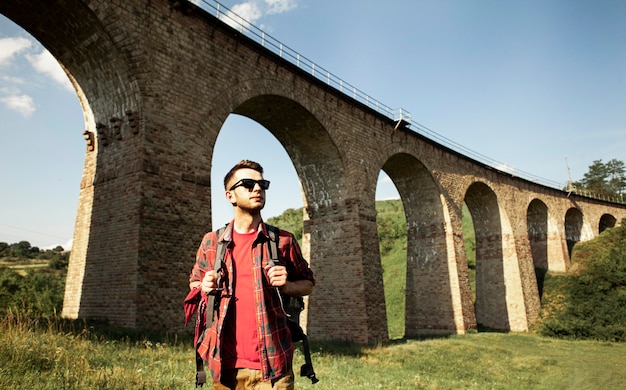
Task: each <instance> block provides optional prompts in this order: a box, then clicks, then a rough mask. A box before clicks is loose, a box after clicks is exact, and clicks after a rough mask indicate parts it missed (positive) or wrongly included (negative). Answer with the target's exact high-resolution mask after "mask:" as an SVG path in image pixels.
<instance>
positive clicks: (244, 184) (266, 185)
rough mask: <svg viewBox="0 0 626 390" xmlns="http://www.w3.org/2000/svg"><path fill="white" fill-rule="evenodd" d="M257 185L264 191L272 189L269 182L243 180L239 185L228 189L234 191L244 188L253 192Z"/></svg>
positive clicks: (236, 184)
mask: <svg viewBox="0 0 626 390" xmlns="http://www.w3.org/2000/svg"><path fill="white" fill-rule="evenodd" d="M257 184H258V185H259V187H261V189H262V190H267V189H268V188H270V181H269V180H263V179H261V180H254V179H241V180H239V181H238V182H237V183H235V184H233V185H232V187H230V188H229V189H228V191H232V190H234V189H235V188H237V187H243V188H245V189H247V190H248V191H252V190H253V189H254V186H255V185H257Z"/></svg>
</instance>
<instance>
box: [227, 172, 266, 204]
mask: <svg viewBox="0 0 626 390" xmlns="http://www.w3.org/2000/svg"><path fill="white" fill-rule="evenodd" d="M242 179H252V180H254V181H258V180H263V175H262V174H261V173H259V172H257V171H255V170H254V169H250V168H243V169H239V170H238V171H236V172H235V174H234V175H233V177H232V179H231V180H230V182H229V183H228V184H227V191H226V199H227V200H228V201H229V202H230V203H231V204H232V205H233V206H235V207H239V208H240V209H242V210H245V211H248V212H250V213H252V214H254V213H258V212H260V211H261V210H262V209H263V207H265V190H264V189H262V188H261V186H260V185H259V183H254V187H253V188H251V189H250V188H246V186H245V185H241V184H242V183H241V180H242ZM235 184H237V187H235V188H233V189H232V190H230V189H229V188H231V187H232V186H233V185H235Z"/></svg>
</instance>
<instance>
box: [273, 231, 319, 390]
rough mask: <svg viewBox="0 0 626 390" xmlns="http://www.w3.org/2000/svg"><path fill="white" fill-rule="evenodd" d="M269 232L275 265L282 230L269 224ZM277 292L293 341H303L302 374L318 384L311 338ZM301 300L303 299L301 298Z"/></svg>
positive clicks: (275, 263) (277, 259)
mask: <svg viewBox="0 0 626 390" xmlns="http://www.w3.org/2000/svg"><path fill="white" fill-rule="evenodd" d="M267 234H268V235H269V237H270V242H269V246H268V248H267V250H268V252H269V257H270V258H269V259H268V263H269V264H270V267H273V266H275V265H277V264H278V263H279V254H278V253H279V252H278V244H279V237H280V230H279V229H278V228H277V227H275V226H272V225H267ZM276 292H277V293H278V298H279V299H280V306H281V307H282V309H283V312H284V313H285V314H286V315H287V322H288V324H289V330H290V331H291V333H292V341H296V342H297V341H302V349H303V353H304V362H305V364H303V365H302V367H300V376H303V377H307V378H309V379H310V380H311V383H312V384H316V383H317V382H319V379H317V377H316V376H315V370H313V362H312V361H311V350H310V348H309V339H308V338H307V336H306V334H305V333H304V331H303V330H302V327H301V326H300V324H299V319H298V318H297V317H296V318H292V315H291V314H289V313H287V311H285V307H284V305H283V297H282V295H281V294H280V292H279V291H278V289H276ZM290 299H295V298H290ZM300 302H302V301H301V300H300ZM302 304H303V303H302ZM298 313H299V311H298ZM296 315H297V314H296Z"/></svg>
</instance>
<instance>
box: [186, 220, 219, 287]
mask: <svg viewBox="0 0 626 390" xmlns="http://www.w3.org/2000/svg"><path fill="white" fill-rule="evenodd" d="M216 242H217V238H216V233H215V232H210V233H207V234H205V235H204V237H203V238H202V242H201V243H200V247H198V251H197V252H196V262H195V264H194V265H193V269H192V270H191V274H190V275H189V282H200V281H202V278H204V274H205V273H206V272H207V271H208V270H210V269H212V268H213V266H214V263H215V250H216V247H217V245H216Z"/></svg>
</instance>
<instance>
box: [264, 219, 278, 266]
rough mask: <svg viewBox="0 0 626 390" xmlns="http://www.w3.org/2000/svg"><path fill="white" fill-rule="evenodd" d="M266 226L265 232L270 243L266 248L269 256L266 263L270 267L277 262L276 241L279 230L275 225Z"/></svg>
mask: <svg viewBox="0 0 626 390" xmlns="http://www.w3.org/2000/svg"><path fill="white" fill-rule="evenodd" d="M266 226H267V234H268V235H269V236H270V244H269V246H268V247H267V250H268V251H269V253H270V258H269V259H268V263H269V265H270V267H273V266H275V265H277V264H278V262H279V256H278V241H279V237H280V230H279V229H278V228H277V227H276V226H272V225H266Z"/></svg>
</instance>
